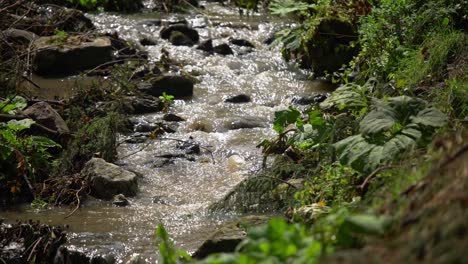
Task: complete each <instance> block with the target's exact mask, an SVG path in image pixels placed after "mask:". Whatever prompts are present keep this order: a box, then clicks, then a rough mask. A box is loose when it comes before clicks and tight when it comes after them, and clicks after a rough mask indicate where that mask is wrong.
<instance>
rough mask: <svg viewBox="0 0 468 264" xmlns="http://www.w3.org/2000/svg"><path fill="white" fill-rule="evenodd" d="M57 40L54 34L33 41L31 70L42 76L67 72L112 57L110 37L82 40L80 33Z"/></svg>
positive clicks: (108, 59) (62, 74)
mask: <svg viewBox="0 0 468 264" xmlns="http://www.w3.org/2000/svg"><path fill="white" fill-rule="evenodd" d="M74 38H75V37H69V39H67V40H60V39H58V38H57V36H52V37H40V38H38V39H37V40H35V41H34V50H35V51H36V52H35V57H34V62H33V69H34V72H35V73H37V74H38V75H41V76H67V75H73V74H77V73H79V72H81V71H84V70H89V69H92V68H95V67H97V66H99V65H101V64H104V63H106V62H110V61H112V60H113V55H112V52H113V47H112V42H111V39H110V38H109V37H105V36H102V37H97V38H94V39H92V40H89V41H82V40H80V39H79V36H76V39H74Z"/></svg>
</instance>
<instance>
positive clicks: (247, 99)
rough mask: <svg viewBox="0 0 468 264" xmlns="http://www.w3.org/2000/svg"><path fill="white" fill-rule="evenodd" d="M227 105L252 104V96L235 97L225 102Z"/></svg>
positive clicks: (241, 95)
mask: <svg viewBox="0 0 468 264" xmlns="http://www.w3.org/2000/svg"><path fill="white" fill-rule="evenodd" d="M224 102H226V103H234V104H239V103H248V102H250V96H248V95H246V94H239V95H234V96H231V97H229V98H227V99H226V100H224Z"/></svg>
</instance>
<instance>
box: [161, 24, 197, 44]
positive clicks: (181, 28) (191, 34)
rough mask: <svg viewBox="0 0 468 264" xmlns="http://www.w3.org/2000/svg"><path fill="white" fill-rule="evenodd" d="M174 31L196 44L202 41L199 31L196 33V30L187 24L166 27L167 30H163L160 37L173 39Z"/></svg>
mask: <svg viewBox="0 0 468 264" xmlns="http://www.w3.org/2000/svg"><path fill="white" fill-rule="evenodd" d="M174 31H177V32H180V33H182V34H183V35H185V36H186V37H187V38H189V39H190V40H192V41H193V42H194V43H196V42H198V40H199V39H200V36H199V35H198V31H196V30H195V29H193V28H191V27H189V26H187V25H185V24H175V25H171V26H168V27H165V28H163V29H162V30H161V32H160V33H159V35H160V36H161V38H163V39H169V38H170V37H171V35H172V32H174Z"/></svg>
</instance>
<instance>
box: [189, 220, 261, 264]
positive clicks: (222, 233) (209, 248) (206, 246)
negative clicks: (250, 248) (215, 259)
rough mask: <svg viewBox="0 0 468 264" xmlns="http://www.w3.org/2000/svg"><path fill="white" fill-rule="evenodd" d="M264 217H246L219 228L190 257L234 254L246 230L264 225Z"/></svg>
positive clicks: (198, 257) (199, 257) (245, 234)
mask: <svg viewBox="0 0 468 264" xmlns="http://www.w3.org/2000/svg"><path fill="white" fill-rule="evenodd" d="M267 221H268V217H266V216H256V215H252V216H246V217H243V218H241V219H239V220H237V221H232V222H229V223H226V224H224V225H222V226H221V227H219V228H218V229H217V230H216V231H215V232H214V233H213V234H212V235H211V236H210V237H209V238H208V239H207V240H206V241H205V242H204V243H203V244H202V245H201V246H200V247H199V248H198V249H197V250H196V251H195V253H193V255H192V257H193V258H195V259H202V258H205V257H206V256H208V255H210V254H214V253H228V252H234V251H235V249H236V247H237V245H239V243H240V242H241V241H242V240H243V239H244V238H245V237H246V236H247V232H246V231H247V228H250V227H253V226H258V225H261V224H264V223H266V222H267Z"/></svg>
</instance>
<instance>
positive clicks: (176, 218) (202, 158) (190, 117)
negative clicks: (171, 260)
mask: <svg viewBox="0 0 468 264" xmlns="http://www.w3.org/2000/svg"><path fill="white" fill-rule="evenodd" d="M202 4H203V5H205V6H206V9H205V10H204V11H203V12H204V15H195V14H193V15H178V16H174V15H170V16H167V17H162V16H161V15H159V14H155V13H139V14H131V15H123V14H110V13H104V14H98V15H94V14H90V15H88V16H89V17H90V18H91V19H92V20H93V22H94V23H95V25H96V27H97V28H98V30H99V31H101V32H114V31H117V32H118V33H119V35H120V36H121V37H122V38H124V39H129V40H138V39H142V38H143V37H153V38H156V39H157V44H156V45H154V46H145V49H146V50H147V51H148V53H149V57H150V60H154V61H156V60H158V59H159V58H160V56H161V52H162V49H165V50H166V51H168V52H169V54H170V57H171V58H172V59H173V60H175V61H177V62H179V63H180V64H181V65H183V66H182V67H181V71H183V72H188V73H191V74H192V75H194V76H197V78H198V80H199V82H198V83H197V84H196V85H195V88H194V96H193V97H192V98H190V99H188V100H175V101H174V103H173V104H172V105H171V106H170V108H169V112H170V113H173V114H177V115H178V116H180V117H182V118H184V119H185V121H183V122H179V123H177V124H176V123H174V124H172V125H174V126H177V129H176V132H175V133H173V134H167V135H164V136H163V138H166V140H157V139H156V140H150V141H145V142H142V143H124V144H122V145H120V147H119V150H118V151H119V157H121V158H120V159H119V160H118V162H117V164H119V165H121V166H123V167H124V168H126V169H128V170H132V171H135V172H138V173H139V174H141V175H142V176H143V177H142V178H141V179H140V181H139V193H138V195H137V196H136V197H132V198H129V201H130V203H131V205H130V206H128V207H116V206H114V205H112V203H111V202H107V201H100V200H91V201H88V202H87V203H86V205H85V206H83V207H82V208H80V209H79V210H78V211H76V212H75V213H74V214H73V215H72V216H71V217H70V218H68V219H64V217H65V216H66V215H68V214H69V213H70V210H71V208H67V207H63V208H50V209H45V210H35V209H31V208H30V207H29V206H25V207H22V208H17V209H15V210H14V211H10V212H2V213H0V217H2V218H6V219H7V220H9V221H14V220H16V219H21V220H27V219H34V220H40V221H41V222H44V223H49V224H54V225H65V224H66V225H69V233H70V235H69V238H70V239H69V242H68V245H69V247H71V248H75V249H77V250H80V251H84V252H87V253H89V254H113V255H114V256H115V257H116V259H117V262H118V263H124V262H125V261H126V260H128V259H129V257H130V256H131V255H132V254H135V253H137V254H140V255H141V256H143V258H144V259H146V260H147V261H148V263H155V262H156V261H157V254H158V252H157V249H156V247H155V245H154V238H155V237H154V230H155V227H156V226H157V225H158V224H159V223H163V224H164V226H165V227H166V229H167V230H168V232H169V233H170V235H171V237H172V238H173V239H174V241H175V244H176V245H177V246H178V247H180V248H182V249H184V250H187V251H188V252H193V251H194V250H195V249H196V248H197V247H198V246H200V244H201V243H202V242H203V241H204V240H205V239H207V238H208V236H209V235H210V234H211V233H212V232H213V230H215V228H216V226H219V225H220V224H222V223H224V222H226V221H228V220H230V219H232V218H235V217H236V215H235V214H225V213H224V214H213V213H210V212H208V211H207V210H206V209H207V208H208V207H209V205H211V204H213V203H214V202H216V201H219V200H220V199H222V198H223V196H224V195H226V194H227V193H228V192H229V191H231V190H232V189H233V188H234V187H235V186H236V185H237V184H238V183H239V182H241V181H242V180H243V179H245V178H246V177H248V176H249V175H253V174H254V173H255V172H257V171H259V170H260V169H261V162H262V155H261V151H260V149H258V148H256V147H255V146H256V145H257V144H258V143H259V142H260V141H261V139H263V138H270V137H273V136H274V135H275V134H274V131H273V130H272V129H271V123H272V121H273V117H274V112H275V111H278V110H281V109H285V108H287V107H288V105H289V104H290V103H291V100H292V98H293V97H294V96H304V95H309V96H310V95H313V94H314V93H317V92H326V91H329V90H330V89H331V87H330V86H329V85H327V84H324V83H323V82H320V81H310V80H308V76H310V72H306V71H303V70H300V69H298V68H297V67H296V65H294V64H289V63H287V62H285V61H284V60H283V58H282V57H281V53H280V50H279V48H278V47H269V46H268V45H266V44H263V41H264V40H266V39H267V38H268V37H269V36H271V35H272V34H273V33H274V32H275V30H277V29H278V28H280V27H281V26H284V25H285V23H286V22H284V21H281V20H278V19H273V18H270V17H267V16H264V15H255V16H250V17H249V18H247V17H244V18H240V17H239V14H238V10H237V8H234V7H227V6H220V5H218V4H216V3H202ZM182 18H183V19H186V20H187V21H188V22H189V24H191V25H192V26H194V27H195V26H197V28H196V30H197V31H198V32H199V34H200V38H201V41H203V40H206V39H208V38H212V39H213V42H214V43H213V44H214V45H217V44H220V43H229V38H237V39H246V40H248V41H250V42H252V43H253V44H254V45H255V47H256V48H255V49H253V50H251V51H250V50H248V49H247V48H245V47H236V46H234V45H232V44H230V46H231V47H232V48H233V50H234V53H235V54H234V55H228V56H222V55H217V54H215V55H207V54H206V53H204V52H203V51H201V50H197V49H195V47H186V46H173V45H171V44H170V43H169V42H167V41H165V40H162V39H160V38H159V31H160V30H161V27H160V26H154V25H152V26H148V25H144V24H145V23H142V22H144V21H148V20H150V19H162V20H163V21H164V20H167V21H174V20H179V19H182ZM174 73H180V72H174ZM44 85H45V84H44ZM239 94H247V95H249V96H250V97H251V102H249V103H243V104H233V103H225V102H224V100H225V99H226V98H228V97H230V96H234V95H239ZM161 117H162V113H156V114H146V115H141V116H135V117H133V119H134V121H135V122H137V123H140V124H152V123H155V122H159V121H160V120H161ZM239 123H241V124H244V126H245V124H247V126H248V127H250V128H241V129H237V128H238V127H237V126H235V125H233V124H239ZM121 140H125V138H124V137H123V136H122V138H121ZM178 140H182V141H187V140H193V141H194V142H197V143H200V144H201V146H202V148H201V153H200V154H199V155H193V157H192V158H190V159H186V158H175V159H171V160H170V162H166V161H165V160H162V159H161V156H165V155H173V154H174V153H176V154H177V153H178V151H180V149H179V148H178V145H180V142H179V141H178ZM132 154H133V155H132Z"/></svg>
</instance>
